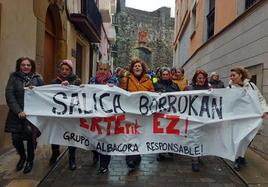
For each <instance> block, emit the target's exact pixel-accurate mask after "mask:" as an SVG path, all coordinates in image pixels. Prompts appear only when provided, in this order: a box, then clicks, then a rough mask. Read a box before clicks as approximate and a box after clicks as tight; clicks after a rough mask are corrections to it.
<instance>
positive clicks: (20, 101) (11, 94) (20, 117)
mask: <svg viewBox="0 0 268 187" xmlns="http://www.w3.org/2000/svg"><path fill="white" fill-rule="evenodd" d="M43 84H44V82H43V79H42V78H41V76H40V75H38V74H37V73H35V62H34V61H33V60H32V59H30V58H28V57H21V58H19V59H18V60H17V62H16V71H15V72H14V73H12V74H11V75H10V77H9V80H8V83H7V86H6V101H7V105H8V107H9V112H8V116H7V120H6V126H5V132H10V133H11V137H12V143H13V145H14V147H15V148H16V150H17V153H18V154H19V156H20V160H19V162H18V163H17V165H16V170H17V171H20V170H22V168H23V167H24V164H25V162H26V164H25V167H24V170H23V173H29V172H30V171H31V170H32V167H33V161H34V150H35V148H36V145H37V142H36V138H37V136H38V135H40V132H39V131H38V129H37V128H36V127H35V126H33V124H31V123H30V122H29V121H28V120H27V119H26V114H25V112H24V111H23V110H24V109H23V107H24V88H26V87H29V88H32V87H33V86H42V85H43ZM24 140H26V141H27V156H26V154H25V148H24V145H23V141H24Z"/></svg>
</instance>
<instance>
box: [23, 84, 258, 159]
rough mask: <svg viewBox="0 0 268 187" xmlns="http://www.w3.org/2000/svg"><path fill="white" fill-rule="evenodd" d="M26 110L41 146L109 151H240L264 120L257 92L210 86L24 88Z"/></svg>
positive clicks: (234, 154) (233, 155)
mask: <svg viewBox="0 0 268 187" xmlns="http://www.w3.org/2000/svg"><path fill="white" fill-rule="evenodd" d="M24 99H25V108H24V110H25V112H26V114H27V119H28V120H29V121H31V122H32V123H33V124H34V125H35V126H36V127H37V128H38V129H39V130H40V131H41V133H42V135H41V136H40V137H39V139H38V143H39V144H59V145H67V146H75V147H80V148H83V149H88V150H92V149H95V150H97V151H98V152H101V153H103V154H109V155H131V154H149V153H163V152H171V153H176V154H182V155H189V156H204V155H215V156H219V157H222V158H226V159H229V160H234V159H235V158H237V157H238V156H243V155H244V154H245V151H246V149H247V146H248V145H249V143H250V142H251V141H252V139H253V138H254V137H255V135H256V133H257V132H258V130H259V128H260V126H261V125H262V118H261V115H262V112H261V107H260V103H259V101H258V97H257V93H256V92H255V91H254V90H252V91H251V90H250V91H249V90H245V89H243V88H242V89H228V88H226V89H216V90H210V91H208V90H202V91H201V90H200V91H185V92H172V93H161V94H159V93H151V92H132V93H130V92H127V91H125V90H122V89H120V88H118V87H109V86H107V85H85V86H84V87H77V86H61V85H47V86H42V87H35V88H34V89H32V90H26V91H25V98H24Z"/></svg>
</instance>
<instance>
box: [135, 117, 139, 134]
mask: <svg viewBox="0 0 268 187" xmlns="http://www.w3.org/2000/svg"><path fill="white" fill-rule="evenodd" d="M139 128H140V126H139V124H138V120H137V119H135V126H134V134H140V132H139V131H138V129H139Z"/></svg>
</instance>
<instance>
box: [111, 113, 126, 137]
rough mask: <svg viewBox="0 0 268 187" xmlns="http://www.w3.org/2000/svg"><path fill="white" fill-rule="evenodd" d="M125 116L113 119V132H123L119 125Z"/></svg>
mask: <svg viewBox="0 0 268 187" xmlns="http://www.w3.org/2000/svg"><path fill="white" fill-rule="evenodd" d="M125 119H126V118H125V116H124V115H121V116H117V118H116V120H115V127H114V134H124V127H121V126H120V125H121V124H120V123H121V121H124V120H125Z"/></svg>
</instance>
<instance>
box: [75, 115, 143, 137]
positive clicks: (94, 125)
mask: <svg viewBox="0 0 268 187" xmlns="http://www.w3.org/2000/svg"><path fill="white" fill-rule="evenodd" d="M125 120H126V117H125V115H120V116H110V117H103V118H101V117H95V118H92V119H91V123H88V122H87V120H86V119H85V118H80V127H81V128H83V129H88V130H90V131H92V132H96V133H97V134H105V132H104V131H106V135H107V136H110V135H111V134H112V133H113V134H115V135H117V134H140V132H139V128H140V125H139V124H138V120H137V119H135V123H134V124H131V123H125V124H124V123H123V122H124V121H125ZM101 122H102V124H104V125H105V123H106V126H104V125H102V126H101V125H100V124H99V123H101ZM113 124H114V131H112V125H113Z"/></svg>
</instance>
